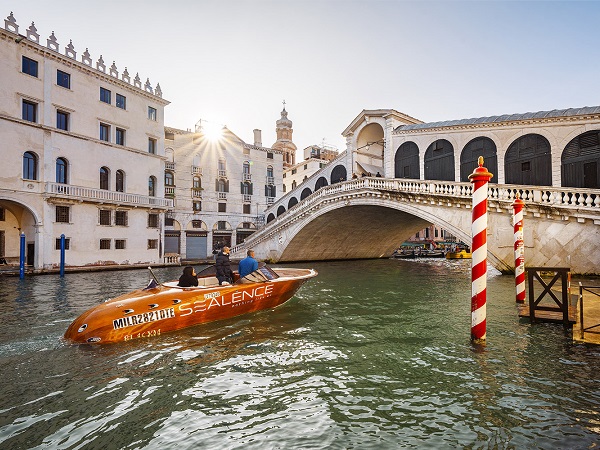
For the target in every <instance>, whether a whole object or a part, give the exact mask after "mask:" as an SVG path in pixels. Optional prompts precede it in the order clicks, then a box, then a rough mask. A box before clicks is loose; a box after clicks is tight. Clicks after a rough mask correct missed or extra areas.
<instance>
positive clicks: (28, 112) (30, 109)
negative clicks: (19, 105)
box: [23, 100, 37, 122]
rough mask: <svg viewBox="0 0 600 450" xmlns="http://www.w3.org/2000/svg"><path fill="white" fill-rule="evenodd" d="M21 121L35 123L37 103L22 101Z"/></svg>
mask: <svg viewBox="0 0 600 450" xmlns="http://www.w3.org/2000/svg"><path fill="white" fill-rule="evenodd" d="M23 120H27V121H29V122H37V103H33V102H29V101H27V100H23Z"/></svg>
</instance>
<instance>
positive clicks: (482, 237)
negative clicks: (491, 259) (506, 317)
mask: <svg viewBox="0 0 600 450" xmlns="http://www.w3.org/2000/svg"><path fill="white" fill-rule="evenodd" d="M477 162H478V164H479V167H477V168H475V170H474V171H473V173H472V174H471V175H469V180H471V183H473V216H472V222H471V238H472V240H473V242H472V245H471V342H473V343H474V344H485V334H486V288H487V196H488V194H487V191H488V182H489V181H490V180H491V178H492V176H493V175H492V174H491V173H489V172H488V170H487V169H486V168H485V167H483V156H480V157H479V160H478V161H477Z"/></svg>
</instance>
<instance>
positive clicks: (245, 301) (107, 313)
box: [64, 269, 317, 344]
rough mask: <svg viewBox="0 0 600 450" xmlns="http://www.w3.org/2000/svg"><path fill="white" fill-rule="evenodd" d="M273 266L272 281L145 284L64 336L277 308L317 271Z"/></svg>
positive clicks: (114, 338) (114, 336)
mask: <svg viewBox="0 0 600 450" xmlns="http://www.w3.org/2000/svg"><path fill="white" fill-rule="evenodd" d="M273 270H275V271H276V272H277V273H278V274H279V276H280V278H277V279H274V280H270V281H266V282H257V283H245V284H239V285H224V286H219V285H216V286H214V285H213V286H200V287H193V288H181V287H177V286H175V284H176V283H165V284H160V285H157V286H156V287H154V288H150V289H148V288H147V289H143V290H142V289H140V290H137V291H134V292H131V293H129V294H125V295H122V296H120V297H117V298H114V299H112V300H109V301H106V302H104V303H101V304H99V305H97V306H95V307H93V308H91V309H89V310H88V311H86V312H84V313H83V314H82V315H81V316H79V317H78V318H77V319H76V320H75V321H74V322H73V323H72V324H71V325H70V326H69V328H68V329H67V331H66V333H65V336H64V337H65V339H66V340H67V341H69V342H72V343H80V344H82V343H88V344H108V343H116V342H126V341H131V340H134V339H145V338H151V337H155V336H160V335H161V334H164V333H168V332H171V331H175V330H180V329H182V328H187V327H191V326H194V325H198V324H202V323H207V322H213V321H216V320H223V319H228V318H230V317H235V316H239V315H242V314H246V313H249V312H254V311H260V310H263V309H269V308H275V307H276V306H279V305H281V304H282V303H285V302H286V301H287V300H289V299H290V298H291V297H292V296H293V295H294V294H295V293H296V291H297V290H298V289H299V288H300V286H302V284H304V283H305V282H306V281H307V280H309V279H310V278H312V277H314V276H316V275H317V272H316V271H314V270H312V269H273Z"/></svg>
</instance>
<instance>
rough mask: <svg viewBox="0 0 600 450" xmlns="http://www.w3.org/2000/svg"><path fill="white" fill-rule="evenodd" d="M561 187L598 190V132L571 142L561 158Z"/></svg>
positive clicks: (599, 165) (599, 144) (595, 131)
mask: <svg viewBox="0 0 600 450" xmlns="http://www.w3.org/2000/svg"><path fill="white" fill-rule="evenodd" d="M561 175H562V180H561V186H563V187H578V188H590V189H598V188H600V130H593V131H588V132H586V133H583V134H580V135H579V136H577V137H576V138H575V139H573V140H571V142H569V143H568V144H567V146H566V147H565V149H564V150H563V152H562V156H561Z"/></svg>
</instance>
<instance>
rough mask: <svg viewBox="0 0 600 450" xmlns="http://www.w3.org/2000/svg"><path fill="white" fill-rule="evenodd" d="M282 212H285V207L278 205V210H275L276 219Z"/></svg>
mask: <svg viewBox="0 0 600 450" xmlns="http://www.w3.org/2000/svg"><path fill="white" fill-rule="evenodd" d="M284 212H285V206H283V205H280V206H279V208H277V217H279V216H280V215H282V214H283V213H284Z"/></svg>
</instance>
